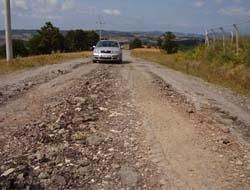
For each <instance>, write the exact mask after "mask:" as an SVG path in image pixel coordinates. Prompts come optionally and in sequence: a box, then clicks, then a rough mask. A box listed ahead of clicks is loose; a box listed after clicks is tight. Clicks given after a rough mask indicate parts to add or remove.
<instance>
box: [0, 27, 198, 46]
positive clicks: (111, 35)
mask: <svg viewBox="0 0 250 190" xmlns="http://www.w3.org/2000/svg"><path fill="white" fill-rule="evenodd" d="M61 32H62V33H63V34H65V33H66V32H67V31H65V30H63V31H61ZM96 32H97V33H99V31H96ZM36 33H37V30H13V31H12V35H13V38H14V39H22V40H29V39H30V38H31V37H32V36H33V35H34V34H36ZM163 34H164V32H160V31H152V32H143V31H133V32H123V31H102V36H103V37H104V38H107V39H117V40H120V41H124V42H126V41H127V42H129V41H131V40H133V39H134V38H135V37H138V38H140V39H141V40H142V41H143V42H145V44H151V45H152V44H156V42H157V39H158V38H159V37H160V36H161V35H163ZM175 34H176V36H177V40H178V41H182V40H202V39H203V36H202V35H199V34H185V33H175ZM4 39H5V31H3V30H0V44H3V43H4Z"/></svg>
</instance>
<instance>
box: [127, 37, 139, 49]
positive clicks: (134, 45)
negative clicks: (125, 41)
mask: <svg viewBox="0 0 250 190" xmlns="http://www.w3.org/2000/svg"><path fill="white" fill-rule="evenodd" d="M129 48H130V49H135V48H142V41H141V40H140V39H139V38H135V39H134V40H133V41H132V42H130V44H129Z"/></svg>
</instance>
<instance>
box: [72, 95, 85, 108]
mask: <svg viewBox="0 0 250 190" xmlns="http://www.w3.org/2000/svg"><path fill="white" fill-rule="evenodd" d="M74 101H75V102H77V103H80V104H79V105H80V106H81V105H82V104H84V103H85V102H86V98H82V97H75V98H74ZM77 105H78V104H77Z"/></svg>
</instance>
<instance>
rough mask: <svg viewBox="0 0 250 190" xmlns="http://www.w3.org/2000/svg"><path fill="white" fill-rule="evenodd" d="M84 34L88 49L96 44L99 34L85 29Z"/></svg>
mask: <svg viewBox="0 0 250 190" xmlns="http://www.w3.org/2000/svg"><path fill="white" fill-rule="evenodd" d="M86 36H87V46H88V48H89V49H90V48H92V47H93V46H94V45H96V44H97V42H98V41H99V39H100V36H99V35H98V34H97V33H96V32H95V31H86Z"/></svg>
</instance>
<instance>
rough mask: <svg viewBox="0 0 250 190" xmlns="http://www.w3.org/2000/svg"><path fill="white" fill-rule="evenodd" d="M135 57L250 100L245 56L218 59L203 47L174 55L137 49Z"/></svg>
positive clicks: (218, 57)
mask: <svg viewBox="0 0 250 190" xmlns="http://www.w3.org/2000/svg"><path fill="white" fill-rule="evenodd" d="M132 54H133V55H134V56H136V57H139V58H142V59H146V60H149V61H153V62H156V63H159V64H161V65H164V66H167V67H169V68H172V69H175V70H178V71H181V72H184V73H187V74H191V75H194V76H197V77H200V78H202V79H204V80H205V81H208V82H211V83H215V84H219V85H222V86H224V87H227V88H230V89H232V90H234V91H236V92H238V93H241V94H244V95H246V96H250V67H249V64H248V60H247V53H245V52H244V53H240V55H239V57H237V58H235V57H233V56H230V55H224V56H223V55H220V54H219V55H216V54H215V53H214V51H213V52H212V51H207V50H205V49H204V47H199V48H196V49H194V50H192V51H188V52H178V53H177V54H172V55H168V54H166V53H165V52H164V51H162V50H159V49H135V50H133V51H132ZM244 55H245V56H246V57H244Z"/></svg>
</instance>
